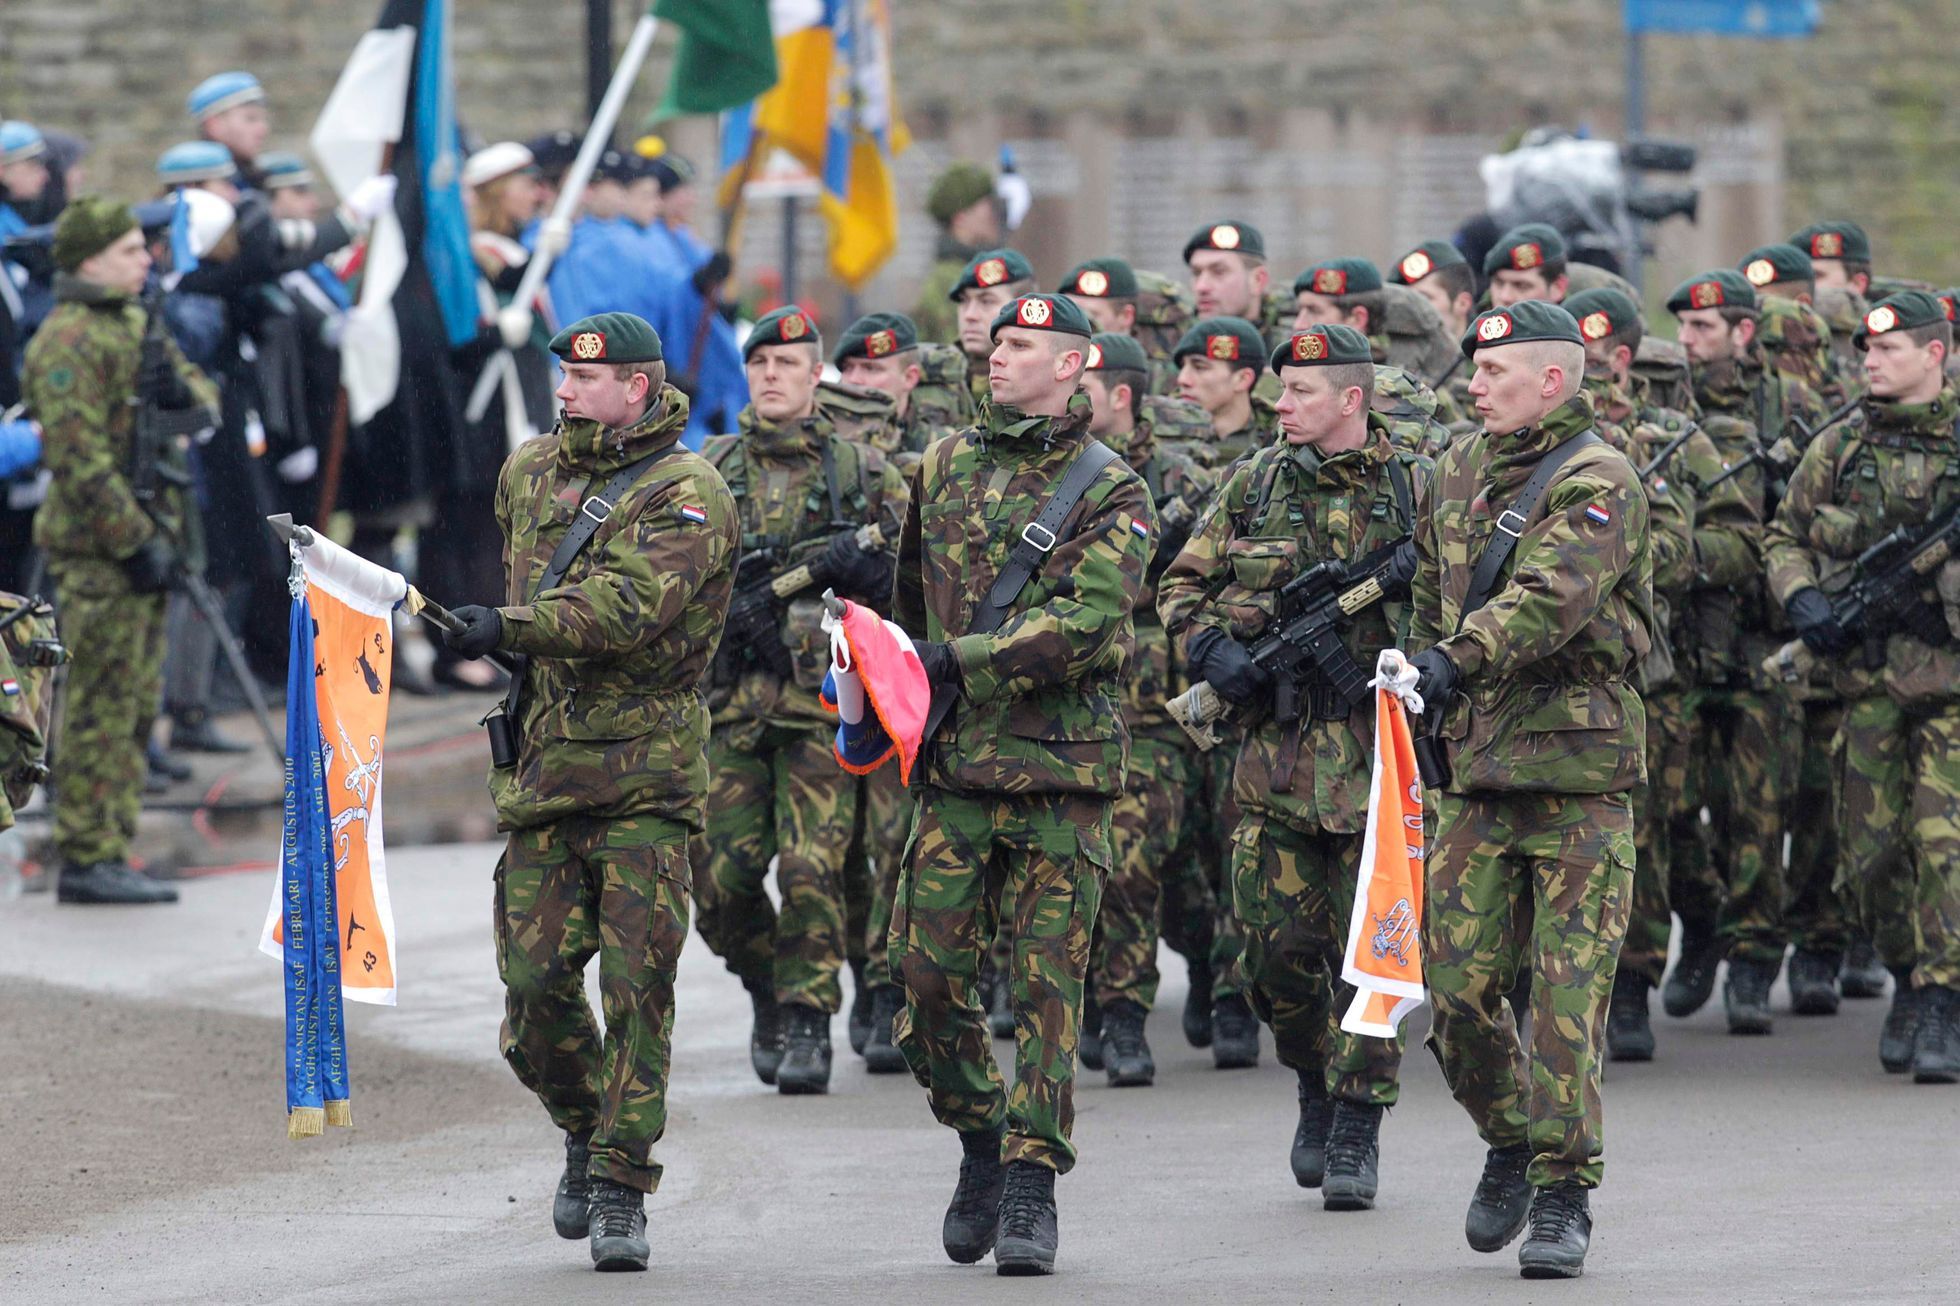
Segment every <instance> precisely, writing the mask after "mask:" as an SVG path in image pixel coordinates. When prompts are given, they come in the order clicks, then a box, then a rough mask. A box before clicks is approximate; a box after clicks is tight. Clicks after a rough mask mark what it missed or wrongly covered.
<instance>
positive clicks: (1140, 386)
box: [1096, 367, 1150, 418]
mask: <svg viewBox="0 0 1960 1306" xmlns="http://www.w3.org/2000/svg"><path fill="white" fill-rule="evenodd" d="M1096 375H1097V376H1099V377H1101V378H1102V383H1103V392H1104V393H1105V394H1108V393H1113V392H1114V391H1115V389H1116V387H1117V386H1119V385H1126V386H1128V387H1130V416H1131V417H1132V418H1136V417H1142V416H1143V400H1144V396H1145V395H1147V394H1148V393H1149V392H1150V376H1149V374H1148V373H1146V372H1133V371H1131V370H1130V369H1128V368H1117V367H1105V368H1102V369H1100V370H1098V371H1097V372H1096Z"/></svg>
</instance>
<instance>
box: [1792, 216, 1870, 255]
mask: <svg viewBox="0 0 1960 1306" xmlns="http://www.w3.org/2000/svg"><path fill="white" fill-rule="evenodd" d="M1790 243H1791V244H1792V245H1795V246H1796V247H1797V248H1798V249H1800V250H1802V251H1803V252H1804V253H1806V254H1808V255H1809V256H1810V257H1812V258H1835V259H1849V260H1850V261H1851V262H1853V263H1869V262H1871V261H1872V242H1871V238H1870V237H1869V236H1867V235H1865V229H1864V228H1863V227H1861V226H1859V225H1858V224H1857V223H1855V222H1813V223H1811V224H1810V225H1809V226H1808V227H1805V228H1804V229H1803V230H1802V231H1799V232H1797V233H1795V234H1794V235H1792V236H1791V237H1790Z"/></svg>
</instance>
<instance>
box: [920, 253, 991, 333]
mask: <svg viewBox="0 0 1960 1306" xmlns="http://www.w3.org/2000/svg"><path fill="white" fill-rule="evenodd" d="M979 252H980V251H979V250H977V249H973V248H971V247H969V246H966V245H962V244H961V243H960V242H959V241H957V240H954V239H953V238H952V237H951V236H949V235H947V234H946V233H945V232H944V231H942V232H940V233H939V245H938V247H937V248H936V249H935V250H934V251H933V256H932V267H931V269H930V270H928V271H927V272H926V279H925V281H924V282H923V283H921V285H920V286H919V302H918V305H917V306H916V307H915V308H913V310H912V311H911V313H910V314H908V316H909V317H911V319H912V322H913V324H914V325H916V326H917V327H918V328H919V339H921V340H934V341H945V342H948V343H950V342H953V341H956V340H958V339H959V330H960V324H959V307H958V305H956V304H955V303H954V302H953V300H952V292H953V287H954V286H956V285H958V284H959V280H960V274H961V273H962V272H964V271H966V265H967V264H968V263H970V262H972V261H973V256H974V255H975V254H978V253H979Z"/></svg>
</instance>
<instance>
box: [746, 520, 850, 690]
mask: <svg viewBox="0 0 1960 1306" xmlns="http://www.w3.org/2000/svg"><path fill="white" fill-rule="evenodd" d="M839 533H840V534H844V533H848V534H851V535H852V536H854V537H855V538H856V540H857V546H858V548H859V549H861V550H862V551H864V552H865V553H877V552H880V551H881V550H883V549H884V547H885V532H884V531H883V530H882V529H881V528H880V527H878V526H877V525H875V524H873V525H869V526H858V527H855V528H852V529H851V530H850V531H849V532H839ZM832 538H835V537H834V536H833V537H832ZM831 579H832V577H831V576H830V569H829V568H828V567H826V566H825V565H824V562H823V558H822V557H821V555H819V556H817V557H816V558H814V559H813V560H811V561H809V562H802V563H798V564H796V565H795V566H790V567H785V566H783V558H782V556H781V554H780V553H779V552H778V551H777V550H775V549H756V550H752V551H751V552H749V553H746V554H743V555H742V560H741V561H740V562H739V563H737V564H736V568H735V595H734V597H733V598H732V599H730V600H729V603H728V620H727V623H726V625H725V627H724V629H723V631H722V637H721V647H722V649H723V650H724V653H723V656H724V657H729V658H733V659H737V660H742V661H747V662H749V663H752V664H754V665H755V666H757V667H759V668H760V669H762V670H764V671H767V672H769V673H770V674H771V675H774V676H777V677H779V678H781V679H784V680H787V679H789V678H790V676H791V675H792V674H793V670H794V669H793V668H792V666H791V665H790V658H789V650H788V649H786V648H784V647H783V636H782V628H781V625H780V623H779V613H778V611H777V606H776V605H777V604H779V603H783V602H786V601H788V600H790V599H793V598H795V597H796V596H797V595H798V594H801V593H802V592H803V591H804V590H807V589H810V588H811V587H812V586H815V585H819V584H826V585H827V584H829V583H830V581H831Z"/></svg>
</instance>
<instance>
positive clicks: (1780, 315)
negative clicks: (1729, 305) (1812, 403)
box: [1756, 295, 1847, 408]
mask: <svg viewBox="0 0 1960 1306" xmlns="http://www.w3.org/2000/svg"><path fill="white" fill-rule="evenodd" d="M1756 339H1757V340H1759V341H1761V342H1762V348H1763V356H1764V358H1766V359H1767V360H1768V362H1769V366H1770V367H1771V368H1772V369H1773V370H1775V371H1776V372H1778V373H1780V374H1781V375H1783V376H1786V377H1788V378H1790V379H1791V380H1792V381H1795V382H1796V383H1798V384H1799V385H1801V386H1803V387H1804V388H1805V389H1807V390H1809V391H1810V393H1812V394H1814V395H1816V396H1817V397H1818V399H1819V400H1820V401H1822V402H1823V403H1824V405H1825V406H1826V407H1829V408H1836V407H1837V406H1838V405H1839V404H1842V403H1843V402H1844V401H1845V399H1846V397H1847V395H1846V392H1845V388H1844V378H1843V376H1842V375H1841V373H1840V369H1839V367H1838V360H1837V355H1836V354H1834V353H1832V352H1831V328H1830V324H1829V323H1827V322H1825V321H1824V317H1823V315H1822V314H1821V313H1819V312H1818V311H1817V310H1816V309H1814V308H1812V307H1811V306H1810V305H1809V304H1807V303H1805V302H1803V301H1802V300H1796V299H1785V298H1783V297H1782V296H1780V295H1771V296H1768V297H1766V298H1764V299H1763V300H1762V316H1761V317H1760V318H1759V319H1758V320H1757V324H1756Z"/></svg>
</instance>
